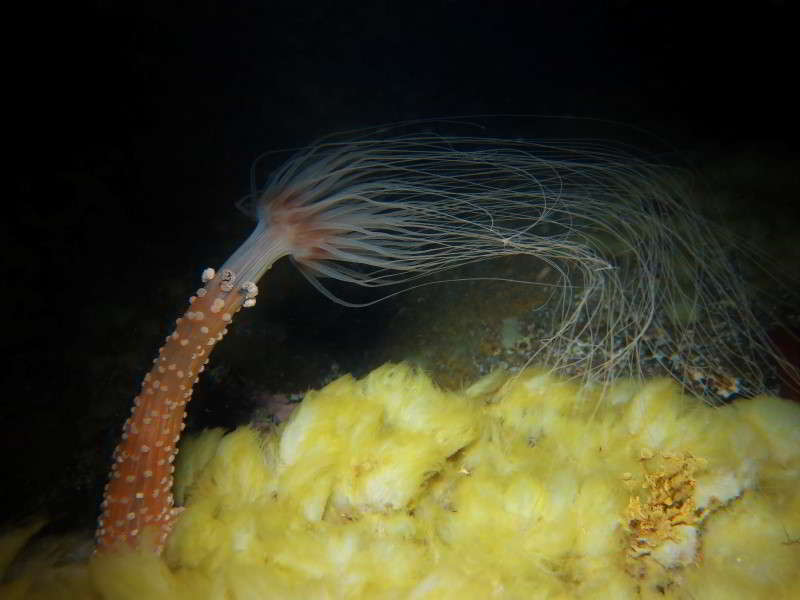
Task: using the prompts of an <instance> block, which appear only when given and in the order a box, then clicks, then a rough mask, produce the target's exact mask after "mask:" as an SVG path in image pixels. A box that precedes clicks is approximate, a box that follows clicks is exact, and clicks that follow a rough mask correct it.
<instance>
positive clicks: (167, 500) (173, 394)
mask: <svg viewBox="0 0 800 600" xmlns="http://www.w3.org/2000/svg"><path fill="white" fill-rule="evenodd" d="M203 282H204V283H205V284H206V285H205V286H204V287H202V288H200V289H199V290H198V291H197V295H196V296H193V297H192V298H190V300H189V302H190V306H189V310H187V311H186V313H185V314H184V315H183V317H181V318H179V319H178V320H177V326H176V328H175V331H174V332H173V333H172V334H171V335H169V336H168V337H167V340H166V343H165V344H164V346H162V347H161V349H160V350H159V352H158V357H156V358H155V359H154V361H153V363H154V364H153V368H152V370H151V371H150V372H149V373H148V374H147V375H146V376H145V378H144V381H143V382H142V390H141V392H140V393H139V395H138V396H137V397H136V398H135V400H134V406H133V408H132V410H131V416H130V417H129V418H128V419H127V420H126V421H125V425H124V427H123V432H122V440H121V441H120V443H119V445H118V446H117V448H116V450H115V451H114V463H113V465H112V467H111V476H110V478H109V482H108V484H106V489H105V492H104V494H103V503H102V505H101V508H102V514H101V515H100V518H99V519H98V525H97V533H96V538H97V548H98V550H99V551H102V550H104V549H109V548H112V547H114V546H117V545H124V544H127V545H128V546H130V547H136V546H138V545H139V541H138V540H140V539H142V537H143V534H144V531H145V530H146V529H151V528H152V530H153V531H152V533H153V534H155V535H154V537H153V538H152V539H153V541H154V542H155V543H156V551H157V552H160V551H161V549H162V548H163V545H164V542H165V540H166V537H167V534H168V533H169V530H170V528H171V527H172V523H173V520H174V518H175V515H176V514H177V512H178V510H177V509H175V508H174V507H173V499H172V491H171V490H172V473H173V471H174V470H175V468H174V467H173V465H172V462H173V460H174V459H175V455H176V454H177V452H178V450H177V442H178V440H179V438H180V434H181V430H182V429H183V428H184V427H185V425H184V418H185V417H186V404H187V403H188V402H189V400H190V399H191V396H192V387H193V386H194V384H195V383H196V382H197V379H198V375H199V374H200V373H201V372H202V371H203V369H204V367H205V364H206V363H207V362H208V356H209V354H210V353H211V351H212V350H213V349H214V346H215V345H216V343H217V342H219V341H220V340H221V339H222V337H223V336H224V335H225V334H226V333H227V331H228V330H227V325H228V324H229V323H230V321H231V319H232V318H233V315H234V314H235V313H236V312H237V311H239V309H240V308H241V307H242V306H252V305H253V304H255V296H256V294H257V293H258V288H257V287H256V285H255V284H254V283H252V282H246V283H244V284H242V285H239V286H238V287H236V284H235V282H236V275H235V273H233V272H232V271H230V270H223V271H222V273H221V274H219V275H218V276H215V273H214V270H213V269H206V270H205V271H204V272H203ZM148 539H149V536H148Z"/></svg>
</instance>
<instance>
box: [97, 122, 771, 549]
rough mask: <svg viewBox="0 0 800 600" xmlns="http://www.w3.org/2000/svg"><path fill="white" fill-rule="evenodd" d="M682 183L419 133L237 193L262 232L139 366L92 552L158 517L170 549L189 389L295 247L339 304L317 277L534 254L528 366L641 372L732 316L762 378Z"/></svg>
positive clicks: (354, 142) (754, 382)
mask: <svg viewBox="0 0 800 600" xmlns="http://www.w3.org/2000/svg"><path fill="white" fill-rule="evenodd" d="M679 180H680V178H679V177H678V176H677V175H676V174H675V173H674V172H671V171H669V170H665V169H662V168H659V167H656V166H653V165H651V164H648V163H646V162H643V161H640V160H636V159H633V158H632V157H630V156H629V155H627V154H625V153H623V152H620V151H617V150H610V149H609V148H608V147H605V146H600V145H597V144H592V143H582V144H571V145H565V144H545V143H536V142H530V141H521V140H501V139H492V138H478V137H441V136H436V135H413V136H395V137H385V138H384V137H367V138H359V139H351V140H347V141H341V142H339V141H324V142H321V143H318V144H316V145H313V146H311V147H309V148H306V149H303V150H301V151H300V152H298V153H297V154H295V155H294V156H293V157H292V158H291V159H290V160H289V161H288V162H286V163H285V164H284V165H283V166H282V167H281V168H279V169H278V170H277V171H276V172H275V173H274V174H273V175H272V176H271V177H270V178H269V180H268V182H267V183H266V185H265V186H263V188H261V189H259V190H257V191H256V192H255V193H253V194H252V195H251V196H250V197H248V199H247V200H246V202H244V203H243V205H244V207H245V208H246V209H247V210H248V211H249V212H250V214H252V215H253V216H254V217H255V218H256V219H257V225H256V229H255V231H254V232H253V233H252V234H251V235H250V237H249V238H247V240H245V242H244V243H243V244H242V245H241V247H240V248H239V249H238V250H236V252H234V254H233V255H232V256H231V257H230V258H229V259H228V260H227V261H226V262H225V264H224V265H223V266H222V267H221V269H220V271H219V274H217V273H216V272H215V271H214V270H213V269H206V270H205V271H204V275H203V281H204V283H205V284H206V285H205V286H204V287H203V288H201V289H200V290H198V292H197V294H196V295H195V296H193V297H192V299H191V300H190V302H191V305H190V307H189V310H188V311H187V312H186V313H185V315H184V317H183V318H181V319H178V322H177V327H176V329H175V331H174V332H173V333H172V334H171V335H170V336H168V337H167V342H166V344H165V346H164V347H163V348H162V349H161V350H160V351H159V355H158V356H157V357H156V359H155V361H154V367H153V369H152V370H151V372H150V373H149V374H148V375H147V376H146V377H145V380H144V382H143V385H142V392H141V393H140V395H139V396H137V397H136V399H135V402H134V407H133V410H132V415H131V417H130V418H129V419H128V421H127V422H126V424H125V427H124V431H123V436H122V437H123V439H122V442H121V443H120V446H119V447H118V448H117V450H116V452H115V459H114V466H113V468H112V475H111V478H110V482H109V484H108V486H107V489H106V493H105V496H104V501H103V511H104V512H103V515H102V516H101V517H100V521H99V524H98V530H97V540H98V545H99V547H100V548H107V547H110V546H113V545H116V544H118V543H132V544H134V545H137V544H138V540H139V539H142V532H143V530H144V529H145V528H148V527H152V526H155V527H156V531H157V533H158V535H157V536H156V537H155V546H156V549H160V548H161V547H162V546H163V543H164V540H165V539H166V535H167V533H168V532H169V529H170V527H171V525H172V522H173V520H174V516H175V514H176V512H175V510H174V509H173V501H172V495H171V486H172V471H173V469H172V466H171V463H172V461H173V459H174V456H175V454H176V452H177V449H176V448H177V442H178V440H179V436H180V431H181V430H182V429H183V419H184V416H185V406H186V403H187V402H188V400H189V398H190V397H191V393H192V387H193V385H194V383H196V381H197V378H198V376H199V373H200V372H202V370H203V368H204V365H205V364H206V363H207V362H208V354H209V353H210V352H211V350H212V349H213V347H214V346H215V345H216V343H217V342H218V341H219V340H221V339H222V337H223V336H224V334H225V333H226V332H227V326H228V324H229V323H230V322H231V320H232V318H233V316H234V314H235V313H236V312H237V311H238V310H239V309H240V308H241V307H242V306H252V305H253V304H255V296H256V294H257V292H258V288H257V286H256V283H257V282H258V281H259V279H260V278H261V277H262V276H263V275H264V273H265V272H266V271H267V270H268V269H269V268H270V267H271V266H272V264H273V263H274V262H275V261H276V260H278V259H279V258H281V257H283V256H287V255H288V256H291V257H292V259H293V260H294V262H295V263H296V264H297V265H298V266H299V267H300V269H301V271H302V272H303V274H304V275H305V276H306V277H307V278H308V279H309V281H310V282H311V283H312V284H314V285H315V286H316V287H317V288H318V289H319V290H320V291H322V292H323V293H325V294H326V295H328V296H329V297H330V298H332V299H333V300H335V301H337V302H340V303H342V304H346V305H355V304H354V303H349V302H347V301H345V300H343V299H341V298H339V297H337V295H335V294H334V293H332V292H331V291H330V290H329V289H328V288H327V287H326V286H325V285H324V284H323V282H322V279H324V278H332V279H338V280H341V281H343V282H348V283H353V284H357V285H360V286H365V287H370V288H375V287H384V286H392V287H391V289H390V292H389V293H388V294H383V296H384V297H385V296H386V295H389V294H393V293H397V290H402V289H408V287H410V286H415V285H423V284H425V283H426V280H425V279H424V278H426V277H429V276H430V275H432V274H435V273H438V272H441V271H445V270H450V269H454V268H456V267H459V266H463V265H466V264H469V263H474V262H477V261H482V260H484V259H488V258H494V257H500V256H509V255H528V256H534V257H536V259H537V260H539V261H543V262H544V263H545V264H546V265H548V266H549V268H550V270H551V272H552V274H553V277H552V278H551V279H549V280H547V281H541V280H536V277H535V276H534V275H533V274H531V276H530V277H526V276H524V275H523V276H521V277H519V278H518V281H519V282H520V283H528V284H532V285H547V286H549V290H550V298H551V302H552V303H553V306H554V309H553V310H552V311H550V313H551V314H552V315H554V321H553V323H552V326H551V329H550V334H549V335H548V336H546V337H545V339H542V340H540V345H539V347H538V348H537V349H536V351H535V352H534V353H533V354H532V355H531V356H530V358H529V360H530V361H534V360H535V361H537V362H540V363H543V364H545V365H548V366H549V367H550V368H552V369H553V370H555V371H559V370H560V371H562V372H565V373H572V374H575V373H578V374H580V375H581V376H582V377H584V378H586V379H587V380H599V381H608V380H610V379H611V378H613V377H616V376H619V375H638V374H639V373H640V365H639V359H640V356H641V355H642V352H643V349H645V348H649V349H650V350H651V351H653V352H655V351H658V352H661V353H662V354H664V356H665V358H664V362H665V363H667V362H668V360H669V359H668V358H667V357H666V353H664V352H663V350H664V349H663V348H660V347H659V348H656V347H655V346H657V345H663V341H659V342H655V341H653V339H654V338H653V335H652V332H653V331H656V330H659V331H668V332H669V334H668V343H667V345H668V346H669V347H670V348H677V349H680V348H682V347H685V346H687V345H694V346H696V347H712V346H714V345H715V344H716V345H719V344H720V343H721V342H720V340H723V339H725V340H727V338H723V336H722V333H721V332H720V331H718V330H717V329H716V326H715V325H714V324H715V323H719V322H720V318H718V317H719V315H720V314H722V315H723V319H722V321H724V323H726V324H731V323H733V324H734V325H735V328H736V330H737V331H738V332H741V333H742V335H741V336H739V338H738V339H741V340H744V342H742V343H741V344H740V346H739V347H733V348H729V349H728V352H726V353H723V355H722V356H734V355H735V359H732V360H731V361H730V362H729V363H728V362H724V359H723V362H724V364H719V365H715V366H717V367H718V369H719V370H720V371H721V372H723V373H725V374H726V375H728V376H731V377H735V376H737V375H738V374H740V373H743V374H746V376H747V380H748V381H749V382H750V383H749V385H750V387H751V390H752V391H760V390H761V389H763V388H764V387H765V386H766V383H765V377H764V375H763V373H762V371H761V369H760V367H759V361H758V358H757V357H758V356H759V355H761V354H770V353H771V346H770V342H769V340H768V338H767V337H766V336H765V335H764V334H763V332H762V330H761V329H760V327H759V321H758V319H757V317H756V315H755V313H754V310H753V298H752V295H751V293H750V291H749V290H748V287H747V286H746V285H745V284H744V282H743V279H742V277H741V276H739V275H738V274H737V271H736V270H735V269H734V267H733V265H732V262H731V258H730V253H729V252H730V248H727V247H725V246H723V244H722V243H721V242H720V241H719V237H718V236H717V234H716V233H715V232H714V227H712V226H711V225H710V224H709V223H708V222H707V221H706V220H704V219H702V218H701V217H699V216H697V215H696V214H695V213H693V212H692V211H691V210H690V209H689V208H688V206H687V203H686V202H685V188H684V187H682V186H681V185H680V184H679V183H678V181H679ZM398 286H399V287H398ZM712 317H713V318H712ZM725 343H727V342H725ZM576 346H580V347H581V348H582V352H581V353H579V354H576V353H575V352H573V349H574V348H575V347H576ZM685 368H687V369H689V368H692V365H688V366H687V367H685ZM670 370H671V371H672V372H673V373H674V371H675V368H674V365H673V366H672V368H671V369H670ZM690 377H691V373H690V374H689V375H688V376H687V379H688V378H690Z"/></svg>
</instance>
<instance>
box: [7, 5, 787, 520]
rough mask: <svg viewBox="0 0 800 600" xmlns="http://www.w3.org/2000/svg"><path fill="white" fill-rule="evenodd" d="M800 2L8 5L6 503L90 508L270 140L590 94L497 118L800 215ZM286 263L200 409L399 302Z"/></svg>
mask: <svg viewBox="0 0 800 600" xmlns="http://www.w3.org/2000/svg"><path fill="white" fill-rule="evenodd" d="M791 4H792V3H790V2H767V1H763V2H742V3H736V5H735V6H733V5H732V3H717V2H694V3H680V2H678V3H675V2H669V3H667V2H657V3H650V2H626V1H617V2H569V1H568V2H536V1H527V2H512V1H501V0H494V1H483V2H468V1H449V2H447V1H445V2H442V1H428V2H388V1H376V2H266V1H265V2H256V1H251V2H214V1H213V0H209V1H206V2H194V3H180V4H178V3H175V2H170V1H160V2H152V1H149V2H136V3H120V2H100V1H96V2H85V3H81V4H80V5H77V6H76V5H66V4H65V5H64V6H62V7H60V8H53V7H50V6H48V5H45V4H43V5H39V6H36V7H34V8H32V9H30V10H26V11H17V12H9V13H8V14H7V17H6V23H5V26H6V30H7V34H6V45H7V49H6V53H5V56H6V69H5V77H4V79H5V81H6V86H5V87H6V92H5V93H4V94H3V95H4V99H5V101H6V109H5V124H4V130H5V132H6V135H5V136H4V140H5V142H6V152H7V156H9V157H10V160H7V161H6V164H7V167H8V169H9V175H10V177H9V179H8V182H9V185H8V187H7V189H6V190H5V194H4V196H5V202H4V208H3V212H4V217H3V219H2V228H1V229H0V231H2V251H3V260H2V262H1V263H0V264H1V265H2V269H3V279H4V282H5V285H4V293H3V296H4V302H3V307H4V311H3V313H4V315H5V323H4V327H5V331H4V333H5V335H4V336H3V337H2V348H3V350H2V353H3V354H4V356H5V358H4V364H5V369H4V371H5V373H4V384H3V395H2V410H1V411H0V438H2V442H0V444H2V451H3V454H4V457H5V460H4V461H3V465H4V467H3V472H2V478H3V479H2V487H3V490H4V493H3V499H4V503H5V506H4V507H3V510H4V512H3V518H0V521H5V520H8V519H14V518H18V517H20V516H22V515H24V514H27V513H32V512H35V511H42V510H45V511H49V512H50V513H54V514H59V513H63V514H73V515H79V516H80V517H81V518H82V519H84V520H86V522H90V521H91V518H92V517H93V515H94V513H95V510H96V509H95V506H96V504H97V502H98V499H99V490H100V489H101V486H102V483H103V480H104V478H105V474H104V470H105V467H104V465H106V464H107V463H108V457H109V456H110V452H111V449H112V448H113V445H114V443H115V439H116V436H117V432H118V430H119V427H120V424H121V421H122V419H123V418H124V416H125V414H126V413H127V410H128V408H127V407H128V404H129V402H130V398H131V396H132V394H133V393H134V391H135V390H136V389H137V388H138V378H139V377H140V376H141V374H142V373H143V371H144V370H145V369H146V367H147V364H148V363H149V361H150V358H151V357H152V355H153V353H154V352H155V349H156V347H157V346H158V345H160V342H161V338H162V336H163V335H164V334H165V332H166V330H167V328H168V324H169V323H171V320H172V319H173V318H174V317H175V316H177V314H178V313H179V312H180V311H181V310H183V307H184V305H185V302H186V298H187V296H188V295H189V294H190V293H191V291H192V290H194V289H195V287H196V286H197V284H198V283H199V274H200V272H201V270H202V269H203V268H204V267H206V266H215V267H216V266H218V265H219V264H221V263H222V262H223V261H224V259H225V258H226V257H227V255H228V254H229V253H230V252H231V251H232V250H233V249H235V247H236V246H237V245H238V243H239V242H240V241H241V240H242V239H243V238H244V236H245V235H246V234H247V232H248V229H249V228H250V226H251V225H250V223H249V222H248V221H247V220H246V219H245V218H244V217H242V216H240V215H239V214H238V213H237V212H236V210H235V209H234V207H233V205H234V202H235V201H236V200H237V199H238V198H240V197H242V196H243V195H245V194H246V193H248V191H249V168H250V164H251V162H252V161H253V159H254V158H255V157H256V156H257V155H259V154H260V153H261V152H263V151H266V150H274V149H283V148H293V147H298V146H301V145H304V144H307V143H310V142H312V141H313V140H314V139H315V138H316V137H318V136H321V135H324V134H328V133H331V132H336V131H342V130H348V129H352V128H359V127H365V126H369V125H375V124H380V123H386V122H393V121H405V120H415V119H426V118H432V117H457V116H462V115H478V114H494V115H497V114H504V115H509V114H511V115H547V116H551V117H585V118H590V119H593V120H591V121H584V120H581V119H566V120H565V119H541V118H537V117H531V116H527V117H518V118H507V119H503V120H494V121H493V123H494V125H493V127H495V128H496V129H497V130H496V131H490V133H496V134H500V135H519V136H525V137H541V136H560V137H572V136H587V135H588V136H592V137H608V138H612V139H613V138H616V139H618V140H621V141H631V142H635V143H642V144H643V145H645V146H647V147H648V150H649V151H650V152H653V153H655V154H654V155H655V156H657V157H658V158H659V159H660V160H664V161H666V162H672V163H676V164H681V165H689V166H699V167H700V168H702V167H703V166H704V165H706V164H708V163H714V164H728V165H729V166H728V167H723V168H722V170H723V171H725V169H726V168H727V169H728V170H729V171H730V172H731V174H732V175H733V176H734V179H736V178H738V179H736V181H737V182H738V183H737V185H740V186H743V187H744V188H746V189H747V190H749V191H748V193H752V190H754V189H755V190H757V189H759V188H760V187H763V189H766V190H768V192H767V193H766V195H765V196H764V197H762V198H759V197H758V196H757V195H755V194H754V195H752V196H748V197H747V198H748V202H749V203H745V204H744V208H741V207H740V208H739V209H738V213H737V214H739V218H750V217H751V216H752V218H753V219H756V218H758V217H759V216H760V215H761V214H762V213H764V212H765V211H767V212H769V209H772V214H773V215H774V214H778V216H779V219H778V220H780V221H782V225H783V229H782V230H781V231H782V233H783V234H785V233H786V230H787V229H786V228H787V227H789V231H791V228H792V227H794V223H795V222H796V221H795V218H796V217H795V214H794V212H793V210H792V207H794V205H795V203H796V202H797V200H800V199H799V198H797V196H796V193H797V190H798V187H799V186H798V183H797V177H798V176H797V172H798V169H800V166H798V167H797V169H795V168H794V166H793V165H795V166H797V165H798V163H797V153H796V149H795V148H796V147H795V136H794V133H795V129H796V127H797V125H796V109H797V106H798V103H797V100H798V97H797V93H796V92H795V91H794V87H795V83H796V82H795V80H796V71H797V56H798V52H797V43H796V39H797V38H796V31H795V30H796V23H797V19H796V17H797V15H796V12H795V11H794V9H793V8H792V7H791ZM475 120H476V121H477V120H479V119H475ZM606 120H610V121H614V122H616V123H619V124H617V125H613V124H608V123H606V122H605V121H606ZM500 123H502V124H500ZM642 130H644V131H646V132H648V133H642ZM742 157H745V158H744V159H742ZM278 159H279V157H278V158H276V160H278ZM728 159H730V161H729V162H728V163H726V162H725V161H726V160H728ZM743 161H744V162H743ZM759 165H767V167H764V168H762V167H761V166H759ZM769 165H780V168H777V169H773V170H770V168H769ZM773 172H774V173H779V174H780V176H779V177H777V178H773V179H771V180H769V181H765V180H764V178H765V177H766V178H769V174H770V173H773ZM765 174H766V175H765ZM776 203H777V204H778V205H779V207H778V209H775V205H776ZM776 210H777V212H776ZM742 215H744V217H742ZM774 222H775V219H774V217H773V220H772V221H769V223H774ZM787 224H788V225H787ZM771 226H772V225H767V226H765V227H767V229H766V231H767V233H769V227H771ZM762 231H763V228H762ZM274 277H275V281H276V284H275V285H274V286H273V285H271V284H270V285H266V286H263V287H262V289H264V291H263V292H262V296H261V297H260V298H259V304H258V306H257V308H256V309H253V311H251V312H252V314H248V315H243V316H242V319H241V322H240V323H238V324H237V326H238V328H239V330H240V332H241V333H240V334H239V338H237V339H238V341H230V340H227V339H226V343H228V345H229V346H230V348H231V349H230V350H229V351H228V355H227V356H226V355H225V354H224V352H225V349H224V348H221V349H220V350H219V353H223V354H222V356H216V357H215V358H217V359H219V361H220V362H219V367H218V369H217V370H216V371H214V370H213V369H212V374H211V375H212V376H211V377H209V378H208V381H207V382H203V383H201V386H200V389H199V391H198V393H197V398H196V400H195V401H194V402H193V405H192V416H191V421H192V425H193V426H204V425H223V426H230V425H232V424H234V423H236V422H239V421H241V420H243V419H244V418H246V415H247V414H248V411H249V410H250V409H251V408H252V406H251V404H247V403H245V404H244V405H240V404H237V402H236V400H235V398H236V397H237V396H241V395H246V394H247V393H249V391H252V390H250V387H252V384H250V383H248V381H249V380H252V379H256V378H257V377H256V376H255V375H254V373H255V372H257V371H258V370H259V369H265V368H266V367H264V366H263V365H266V364H270V365H273V367H272V372H271V375H270V380H271V381H272V382H273V391H289V390H301V389H303V387H304V386H307V385H315V384H316V383H317V382H318V381H317V380H319V378H320V377H321V374H324V373H328V372H329V371H330V370H331V369H332V368H333V367H331V364H332V363H334V362H339V363H340V365H341V367H342V369H343V370H347V369H348V367H349V365H348V363H347V359H346V356H348V355H349V354H352V353H353V352H356V351H357V350H358V349H359V348H363V345H364V343H365V342H364V340H365V339H366V338H367V337H368V336H369V335H372V337H379V336H380V331H379V328H377V327H376V323H380V322H381V321H382V320H385V319H386V318H388V317H389V316H391V315H387V314H386V313H385V312H381V311H382V310H384V311H385V310H387V309H381V308H376V309H374V311H373V312H371V313H370V312H366V313H359V314H358V316H355V315H354V313H353V312H352V311H349V310H347V309H342V308H340V307H337V306H334V305H330V304H329V303H328V302H327V301H325V300H324V299H320V298H318V297H317V296H316V295H315V293H313V292H311V291H309V289H308V287H307V286H306V285H305V284H304V282H303V281H302V280H300V279H299V278H297V277H296V276H294V275H293V273H292V272H291V269H290V268H289V266H288V265H281V266H279V267H276V273H275V275H274ZM312 347H313V352H312V350H311V348H312ZM304 348H308V349H309V351H308V353H306V352H304V350H303V349H304ZM362 352H363V350H362ZM310 354H313V356H314V358H313V359H312V358H309V355H310ZM275 365H278V366H277V367H276V366H275ZM334 370H335V369H334ZM281 382H282V383H281ZM248 386H249V387H248ZM282 386H283V387H282ZM226 389H227V390H228V391H227V392H226V391H225V390H226ZM248 390H249V391H248ZM220 398H222V399H221V400H220Z"/></svg>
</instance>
